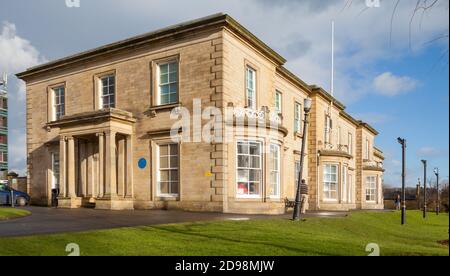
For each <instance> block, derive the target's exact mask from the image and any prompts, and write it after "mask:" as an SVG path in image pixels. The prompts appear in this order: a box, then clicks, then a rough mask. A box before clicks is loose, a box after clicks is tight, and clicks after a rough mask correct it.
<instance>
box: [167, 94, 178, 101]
mask: <svg viewBox="0 0 450 276" xmlns="http://www.w3.org/2000/svg"><path fill="white" fill-rule="evenodd" d="M169 101H170V103H176V102H178V94H176V93H175V94H170V96H169Z"/></svg>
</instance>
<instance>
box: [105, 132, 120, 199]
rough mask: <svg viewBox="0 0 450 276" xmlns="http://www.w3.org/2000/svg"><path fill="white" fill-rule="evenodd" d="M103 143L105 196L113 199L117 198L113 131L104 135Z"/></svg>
mask: <svg viewBox="0 0 450 276" xmlns="http://www.w3.org/2000/svg"><path fill="white" fill-rule="evenodd" d="M105 142H106V143H105V153H106V154H105V161H106V165H105V196H106V197H107V198H114V197H117V181H116V180H117V179H116V133H115V132H114V131H109V132H107V133H105Z"/></svg>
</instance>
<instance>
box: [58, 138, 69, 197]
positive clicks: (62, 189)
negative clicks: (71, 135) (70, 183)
mask: <svg viewBox="0 0 450 276" xmlns="http://www.w3.org/2000/svg"><path fill="white" fill-rule="evenodd" d="M66 143H67V142H66V137H64V136H61V137H60V139H59V196H60V197H62V198H67V183H66V162H67V157H66V149H67V144H66Z"/></svg>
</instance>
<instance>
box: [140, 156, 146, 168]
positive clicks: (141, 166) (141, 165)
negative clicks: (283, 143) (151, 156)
mask: <svg viewBox="0 0 450 276" xmlns="http://www.w3.org/2000/svg"><path fill="white" fill-rule="evenodd" d="M138 167H139V169H141V170H143V169H145V168H146V167H147V160H146V159H145V158H141V159H139V162H138Z"/></svg>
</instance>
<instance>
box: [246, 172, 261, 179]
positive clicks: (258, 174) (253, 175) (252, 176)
mask: <svg viewBox="0 0 450 276" xmlns="http://www.w3.org/2000/svg"><path fill="white" fill-rule="evenodd" d="M249 180H250V181H261V171H260V170H250V179H249Z"/></svg>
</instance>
